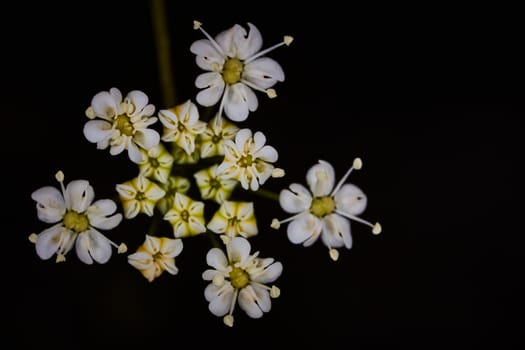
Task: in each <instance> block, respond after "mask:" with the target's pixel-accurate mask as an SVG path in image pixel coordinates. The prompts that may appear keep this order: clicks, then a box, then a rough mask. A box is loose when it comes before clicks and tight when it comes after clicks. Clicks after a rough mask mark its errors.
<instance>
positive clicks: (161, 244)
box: [128, 235, 183, 282]
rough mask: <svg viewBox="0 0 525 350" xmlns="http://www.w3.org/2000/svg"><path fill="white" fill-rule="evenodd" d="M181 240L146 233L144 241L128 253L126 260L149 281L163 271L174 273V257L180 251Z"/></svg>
mask: <svg viewBox="0 0 525 350" xmlns="http://www.w3.org/2000/svg"><path fill="white" fill-rule="evenodd" d="M182 247H183V245H182V240H180V239H172V238H167V237H154V236H150V235H146V239H145V240H144V243H142V245H141V246H140V247H138V249H137V251H136V252H135V253H133V254H130V255H128V262H129V264H130V265H131V266H133V267H134V268H136V269H137V270H139V271H140V272H141V273H142V275H143V276H144V277H146V279H147V280H148V281H149V282H152V281H153V280H154V279H155V278H157V277H159V276H160V275H161V274H162V273H163V272H164V271H167V272H168V273H169V274H172V275H176V274H177V273H178V272H179V269H178V268H177V266H175V257H177V256H178V255H179V254H180V253H181V252H182Z"/></svg>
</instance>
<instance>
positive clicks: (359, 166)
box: [353, 158, 363, 170]
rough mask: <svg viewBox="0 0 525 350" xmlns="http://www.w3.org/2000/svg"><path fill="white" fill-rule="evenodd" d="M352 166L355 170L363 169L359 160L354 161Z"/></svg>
mask: <svg viewBox="0 0 525 350" xmlns="http://www.w3.org/2000/svg"><path fill="white" fill-rule="evenodd" d="M353 166H354V169H355V170H360V169H361V168H362V167H363V161H362V160H361V158H356V159H354V164H353Z"/></svg>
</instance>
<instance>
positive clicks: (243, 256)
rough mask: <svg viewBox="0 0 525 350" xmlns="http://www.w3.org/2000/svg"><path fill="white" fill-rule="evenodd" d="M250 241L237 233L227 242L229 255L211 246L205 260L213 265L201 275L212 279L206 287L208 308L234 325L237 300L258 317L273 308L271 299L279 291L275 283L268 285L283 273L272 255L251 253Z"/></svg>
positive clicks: (249, 314) (254, 316)
mask: <svg viewBox="0 0 525 350" xmlns="http://www.w3.org/2000/svg"><path fill="white" fill-rule="evenodd" d="M250 250H251V247H250V243H249V242H248V240H247V239H245V238H243V237H234V238H232V239H231V240H230V241H229V243H227V244H226V253H227V254H226V255H225V254H224V252H223V251H222V250H221V249H219V248H212V249H210V251H209V252H208V254H207V255H206V262H207V263H208V265H209V266H211V267H213V269H209V270H206V271H204V273H203V274H202V278H203V279H204V280H205V281H212V283H210V284H209V285H208V286H207V287H206V289H205V290H204V297H205V298H206V300H207V301H208V302H209V305H208V308H209V310H210V311H211V313H212V314H214V315H215V316H219V317H221V316H224V319H223V320H224V323H225V324H226V325H228V326H230V327H231V326H233V311H234V308H235V304H236V303H237V301H238V302H239V306H240V307H241V309H243V310H244V311H245V312H246V314H248V316H250V317H252V318H259V317H262V315H263V314H264V313H265V312H269V311H270V309H271V306H272V304H271V299H270V298H277V297H278V296H279V294H280V291H279V288H277V287H276V286H271V287H269V286H267V284H268V283H271V282H273V281H275V280H276V279H277V278H278V277H279V276H280V275H281V273H282V270H283V265H282V264H281V263H280V262H276V261H275V260H274V259H273V258H264V259H263V258H259V257H258V255H259V252H256V253H254V254H252V255H250Z"/></svg>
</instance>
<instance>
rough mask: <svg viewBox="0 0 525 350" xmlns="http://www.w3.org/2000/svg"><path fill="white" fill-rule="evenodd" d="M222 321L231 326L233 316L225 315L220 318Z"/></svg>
mask: <svg viewBox="0 0 525 350" xmlns="http://www.w3.org/2000/svg"><path fill="white" fill-rule="evenodd" d="M222 320H223V321H224V324H225V325H227V326H228V327H233V316H232V315H226V316H224V318H223V319H222Z"/></svg>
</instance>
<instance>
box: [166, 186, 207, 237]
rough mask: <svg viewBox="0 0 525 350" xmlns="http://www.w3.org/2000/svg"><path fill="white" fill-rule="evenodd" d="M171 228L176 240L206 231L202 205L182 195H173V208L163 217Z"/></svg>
mask: <svg viewBox="0 0 525 350" xmlns="http://www.w3.org/2000/svg"><path fill="white" fill-rule="evenodd" d="M164 220H166V221H168V222H169V223H170V224H171V226H173V235H174V236H175V237H176V238H181V237H189V236H195V235H198V234H199V233H203V232H205V231H206V226H204V203H202V202H198V201H194V200H193V199H191V198H190V197H188V196H186V195H185V194H182V193H175V197H174V198H173V206H172V207H171V209H170V210H168V212H167V213H166V214H165V215H164Z"/></svg>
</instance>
